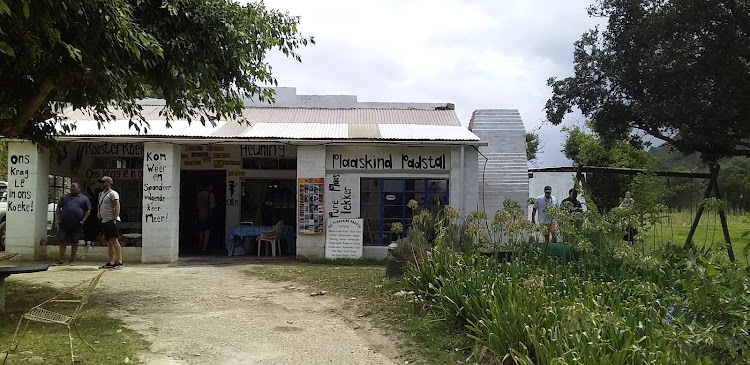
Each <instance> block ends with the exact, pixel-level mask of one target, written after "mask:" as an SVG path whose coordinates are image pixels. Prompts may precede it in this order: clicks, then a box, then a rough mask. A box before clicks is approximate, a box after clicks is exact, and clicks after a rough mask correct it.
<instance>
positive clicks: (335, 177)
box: [326, 174, 359, 219]
mask: <svg viewBox="0 0 750 365" xmlns="http://www.w3.org/2000/svg"><path fill="white" fill-rule="evenodd" d="M335 218H359V175H352V174H328V175H326V219H335Z"/></svg>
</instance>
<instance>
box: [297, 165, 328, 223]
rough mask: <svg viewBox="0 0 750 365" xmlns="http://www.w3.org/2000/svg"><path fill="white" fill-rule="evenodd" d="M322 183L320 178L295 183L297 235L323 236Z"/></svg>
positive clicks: (299, 180)
mask: <svg viewBox="0 0 750 365" xmlns="http://www.w3.org/2000/svg"><path fill="white" fill-rule="evenodd" d="M323 183H324V180H323V179H322V178H305V179H298V181H297V191H298V192H299V194H298V196H297V198H298V201H299V211H298V212H297V213H298V222H297V223H298V224H297V227H299V234H323V232H324V228H325V226H324V221H325V212H324V210H323V208H324V205H323V194H324V193H323V191H324V189H325V187H324V186H323Z"/></svg>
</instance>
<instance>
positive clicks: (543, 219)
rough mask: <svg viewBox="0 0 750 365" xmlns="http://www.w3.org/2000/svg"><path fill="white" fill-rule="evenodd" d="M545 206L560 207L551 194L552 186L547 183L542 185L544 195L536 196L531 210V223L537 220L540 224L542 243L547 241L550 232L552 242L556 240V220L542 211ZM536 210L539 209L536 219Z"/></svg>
mask: <svg viewBox="0 0 750 365" xmlns="http://www.w3.org/2000/svg"><path fill="white" fill-rule="evenodd" d="M546 207H557V208H560V203H559V202H558V201H557V198H555V197H554V196H552V187H551V186H549V185H547V186H545V187H544V195H542V196H540V197H538V198H536V204H534V210H533V211H532V212H531V223H536V222H537V221H538V222H539V223H540V224H542V236H543V237H544V243H549V236H550V234H552V242H555V243H556V242H557V222H556V221H555V218H553V217H552V216H550V215H547V213H545V212H544V208H546ZM537 211H539V219H536V215H537Z"/></svg>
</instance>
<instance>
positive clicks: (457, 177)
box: [450, 146, 478, 217]
mask: <svg viewBox="0 0 750 365" xmlns="http://www.w3.org/2000/svg"><path fill="white" fill-rule="evenodd" d="M450 151H451V154H450V156H451V171H450V205H452V206H453V207H455V208H456V209H458V211H459V212H461V215H463V216H464V217H465V216H467V215H469V213H471V212H473V211H475V210H477V196H478V195H477V187H478V185H477V180H476V176H477V150H476V149H474V148H473V147H471V146H466V147H464V153H463V161H462V160H461V147H460V146H454V147H451V150H450ZM462 170H463V177H461V171H462Z"/></svg>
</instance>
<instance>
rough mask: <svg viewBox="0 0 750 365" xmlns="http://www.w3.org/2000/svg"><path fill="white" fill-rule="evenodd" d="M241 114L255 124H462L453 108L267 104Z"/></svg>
mask: <svg viewBox="0 0 750 365" xmlns="http://www.w3.org/2000/svg"><path fill="white" fill-rule="evenodd" d="M242 116H243V117H245V118H246V119H247V120H249V121H251V122H258V123H321V124H338V123H341V124H421V125H454V126H460V125H461V122H460V121H459V120H458V116H457V115H456V112H455V111H454V110H426V109H322V108H273V107H269V108H245V110H244V111H243V112H242Z"/></svg>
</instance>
